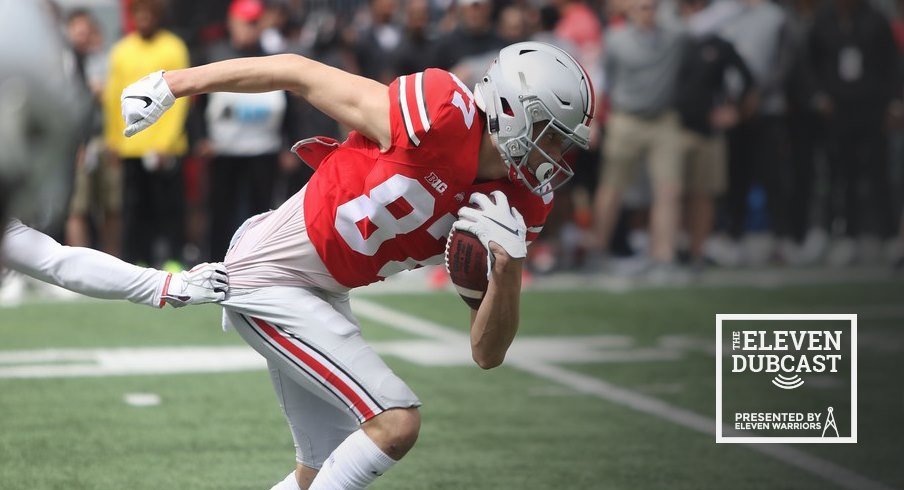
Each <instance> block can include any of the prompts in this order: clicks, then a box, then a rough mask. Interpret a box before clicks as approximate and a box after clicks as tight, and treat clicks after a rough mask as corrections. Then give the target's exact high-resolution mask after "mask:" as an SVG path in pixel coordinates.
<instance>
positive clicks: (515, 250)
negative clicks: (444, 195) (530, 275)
mask: <svg viewBox="0 0 904 490" xmlns="http://www.w3.org/2000/svg"><path fill="white" fill-rule="evenodd" d="M490 197H492V200H491V199H490ZM470 202H471V204H473V205H474V206H476V208H470V207H464V208H462V209H461V210H459V212H458V217H459V219H458V221H456V222H455V223H454V224H453V225H452V226H453V228H456V229H458V230H464V231H468V232H471V233H473V234H474V235H475V236H476V237H477V238H478V239H479V240H480V241H481V243H483V245H484V246H485V247H486V249H487V250H488V253H489V256H488V257H487V260H488V261H489V262H490V264H489V267H488V268H487V270H488V271H490V272H489V284H488V286H487V292H486V294H485V295H484V297H483V301H482V302H481V304H480V307H479V308H478V309H477V311H473V310H472V313H471V356H472V357H473V358H474V362H476V363H477V365H479V366H480V367H482V368H483V369H490V368H494V367H496V366H499V365H500V364H502V361H503V360H504V359H505V353H506V352H507V351H508V348H509V346H511V345H512V341H513V340H514V339H515V333H517V331H518V319H519V316H518V310H519V306H520V301H521V269H522V266H523V262H524V258H525V257H526V256H527V242H526V241H525V239H526V236H527V227H526V226H525V225H524V218H522V217H521V214H520V213H519V212H518V210H516V209H515V208H513V207H510V206H509V203H508V198H507V197H506V196H505V194H503V193H502V192H499V191H494V192H492V193H491V194H490V196H486V195H484V194H479V193H475V194H472V195H471V199H470Z"/></svg>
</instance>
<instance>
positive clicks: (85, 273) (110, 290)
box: [0, 220, 228, 308]
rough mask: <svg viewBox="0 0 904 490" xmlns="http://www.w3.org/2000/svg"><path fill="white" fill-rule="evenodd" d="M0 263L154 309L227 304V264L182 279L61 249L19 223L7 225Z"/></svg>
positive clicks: (52, 281) (51, 281)
mask: <svg viewBox="0 0 904 490" xmlns="http://www.w3.org/2000/svg"><path fill="white" fill-rule="evenodd" d="M0 263H2V265H3V266H4V267H9V268H10V269H12V270H14V271H17V272H21V273H22V274H25V275H27V276H30V277H33V278H35V279H38V280H39V281H43V282H46V283H49V284H53V285H55V286H60V287H63V288H66V289H69V290H71V291H75V292H77V293H80V294H84V295H86V296H91V297H95V298H101V299H125V300H129V301H131V302H133V303H137V304H143V305H148V306H152V307H155V308H162V307H163V305H164V304H166V303H170V304H171V305H173V306H175V307H180V306H185V305H189V304H201V303H212V302H216V301H222V300H223V299H225V296H226V291H227V289H228V278H227V276H226V269H225V267H223V265H222V264H202V265H200V266H198V267H196V268H194V269H192V270H191V271H184V272H181V273H179V274H170V273H167V272H164V271H160V270H157V269H150V268H144V267H137V266H134V265H132V264H128V263H126V262H123V261H121V260H119V259H117V258H116V257H113V256H112V255H107V254H105V253H103V252H99V251H97V250H93V249H90V248H82V247H67V246H63V245H60V244H59V243H57V241H56V240H54V239H53V238H50V237H49V236H47V235H45V234H43V233H41V232H40V231H38V230H35V229H32V228H29V227H27V226H25V225H23V224H22V223H21V222H19V221H16V220H13V221H12V222H11V223H10V224H8V225H7V226H6V236H5V237H4V239H3V242H2V243H0Z"/></svg>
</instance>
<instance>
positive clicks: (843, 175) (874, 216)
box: [827, 114, 895, 238]
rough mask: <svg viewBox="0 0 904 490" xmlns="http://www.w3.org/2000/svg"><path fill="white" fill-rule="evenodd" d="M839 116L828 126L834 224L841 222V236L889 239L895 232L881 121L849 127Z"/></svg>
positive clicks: (886, 146)
mask: <svg viewBox="0 0 904 490" xmlns="http://www.w3.org/2000/svg"><path fill="white" fill-rule="evenodd" d="M853 119H854V118H853V117H846V116H845V115H844V114H838V115H837V117H836V118H835V119H834V121H835V122H834V123H830V125H829V134H828V143H827V149H828V156H829V166H830V170H831V194H832V202H833V209H834V213H833V215H834V217H835V221H837V220H838V218H842V219H843V220H844V234H845V235H846V236H848V237H850V238H856V237H859V236H861V235H864V234H868V235H873V236H877V237H879V238H890V237H891V236H892V235H893V234H894V231H895V210H894V208H893V205H892V199H891V189H892V185H891V175H890V172H889V165H888V157H887V155H888V153H887V152H888V139H887V137H886V135H885V132H884V130H883V126H882V121H881V120H880V119H877V120H875V121H873V122H872V124H856V125H854V124H849V123H847V121H851V120H853Z"/></svg>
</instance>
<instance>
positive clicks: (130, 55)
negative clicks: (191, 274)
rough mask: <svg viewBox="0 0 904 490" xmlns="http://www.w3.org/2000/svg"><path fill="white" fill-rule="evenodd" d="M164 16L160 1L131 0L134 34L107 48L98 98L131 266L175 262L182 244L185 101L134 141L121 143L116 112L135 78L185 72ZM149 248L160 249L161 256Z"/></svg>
mask: <svg viewBox="0 0 904 490" xmlns="http://www.w3.org/2000/svg"><path fill="white" fill-rule="evenodd" d="M164 12H165V4H164V2H163V0H132V3H131V6H130V13H131V15H132V18H133V20H134V24H135V31H134V32H132V33H131V34H129V35H127V36H126V37H124V38H123V39H122V40H120V41H119V42H117V43H116V44H115V45H114V46H113V48H112V51H111V53H110V65H109V75H108V78H107V84H106V86H105V87H104V94H103V102H104V103H103V109H104V139H105V142H106V143H107V145H108V147H109V148H110V149H111V150H112V151H113V152H114V153H115V154H116V155H117V156H118V157H119V159H120V160H121V163H122V174H123V177H122V178H123V185H122V188H123V201H122V237H123V240H122V254H123V259H125V260H126V261H127V262H132V263H136V262H140V263H144V264H160V263H163V262H165V261H167V259H175V260H180V259H181V254H182V246H183V241H184V228H185V224H184V220H183V216H184V215H185V211H184V209H185V196H184V195H183V180H182V158H183V157H184V156H185V154H186V152H187V151H188V136H187V134H186V131H185V121H186V118H187V117H188V100H187V99H186V100H180V101H179V102H177V103H176V104H175V105H174V106H173V110H172V111H170V112H169V113H168V114H167V115H166V117H164V118H162V119H161V120H160V124H159V125H158V126H154V128H152V130H151V131H149V132H147V133H144V134H142V135H140V136H139V137H137V138H125V137H123V135H122V132H123V129H124V128H125V125H124V124H123V121H122V116H121V115H120V112H119V94H120V93H121V92H122V90H123V89H124V88H125V87H126V85H128V84H129V83H130V82H132V81H134V80H135V78H138V77H140V76H142V75H143V74H145V73H147V72H148V71H149V70H152V69H158V70H160V69H162V70H177V69H180V68H187V67H188V66H189V57H188V49H187V48H186V46H185V43H184V42H183V41H182V40H181V39H179V37H177V36H176V35H175V34H173V33H172V32H170V31H168V30H166V29H164V28H163V27H162V22H163V19H164ZM155 242H161V243H162V244H163V247H161V250H155ZM173 266H174V268H175V267H176V265H175V264H173Z"/></svg>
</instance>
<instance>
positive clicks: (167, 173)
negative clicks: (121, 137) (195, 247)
mask: <svg viewBox="0 0 904 490" xmlns="http://www.w3.org/2000/svg"><path fill="white" fill-rule="evenodd" d="M165 160H168V161H162V162H161V165H160V166H159V167H158V169H157V170H155V171H148V170H147V169H146V168H145V166H144V164H143V163H142V160H141V159H140V158H124V159H123V160H122V165H123V168H122V179H123V186H122V192H123V199H122V233H123V237H122V255H123V259H124V260H125V261H127V262H132V263H144V264H148V265H153V266H159V265H160V264H162V263H163V262H164V261H166V260H170V259H173V260H179V261H181V260H182V247H183V245H184V244H185V188H184V184H183V178H182V161H181V159H180V158H175V157H165Z"/></svg>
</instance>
